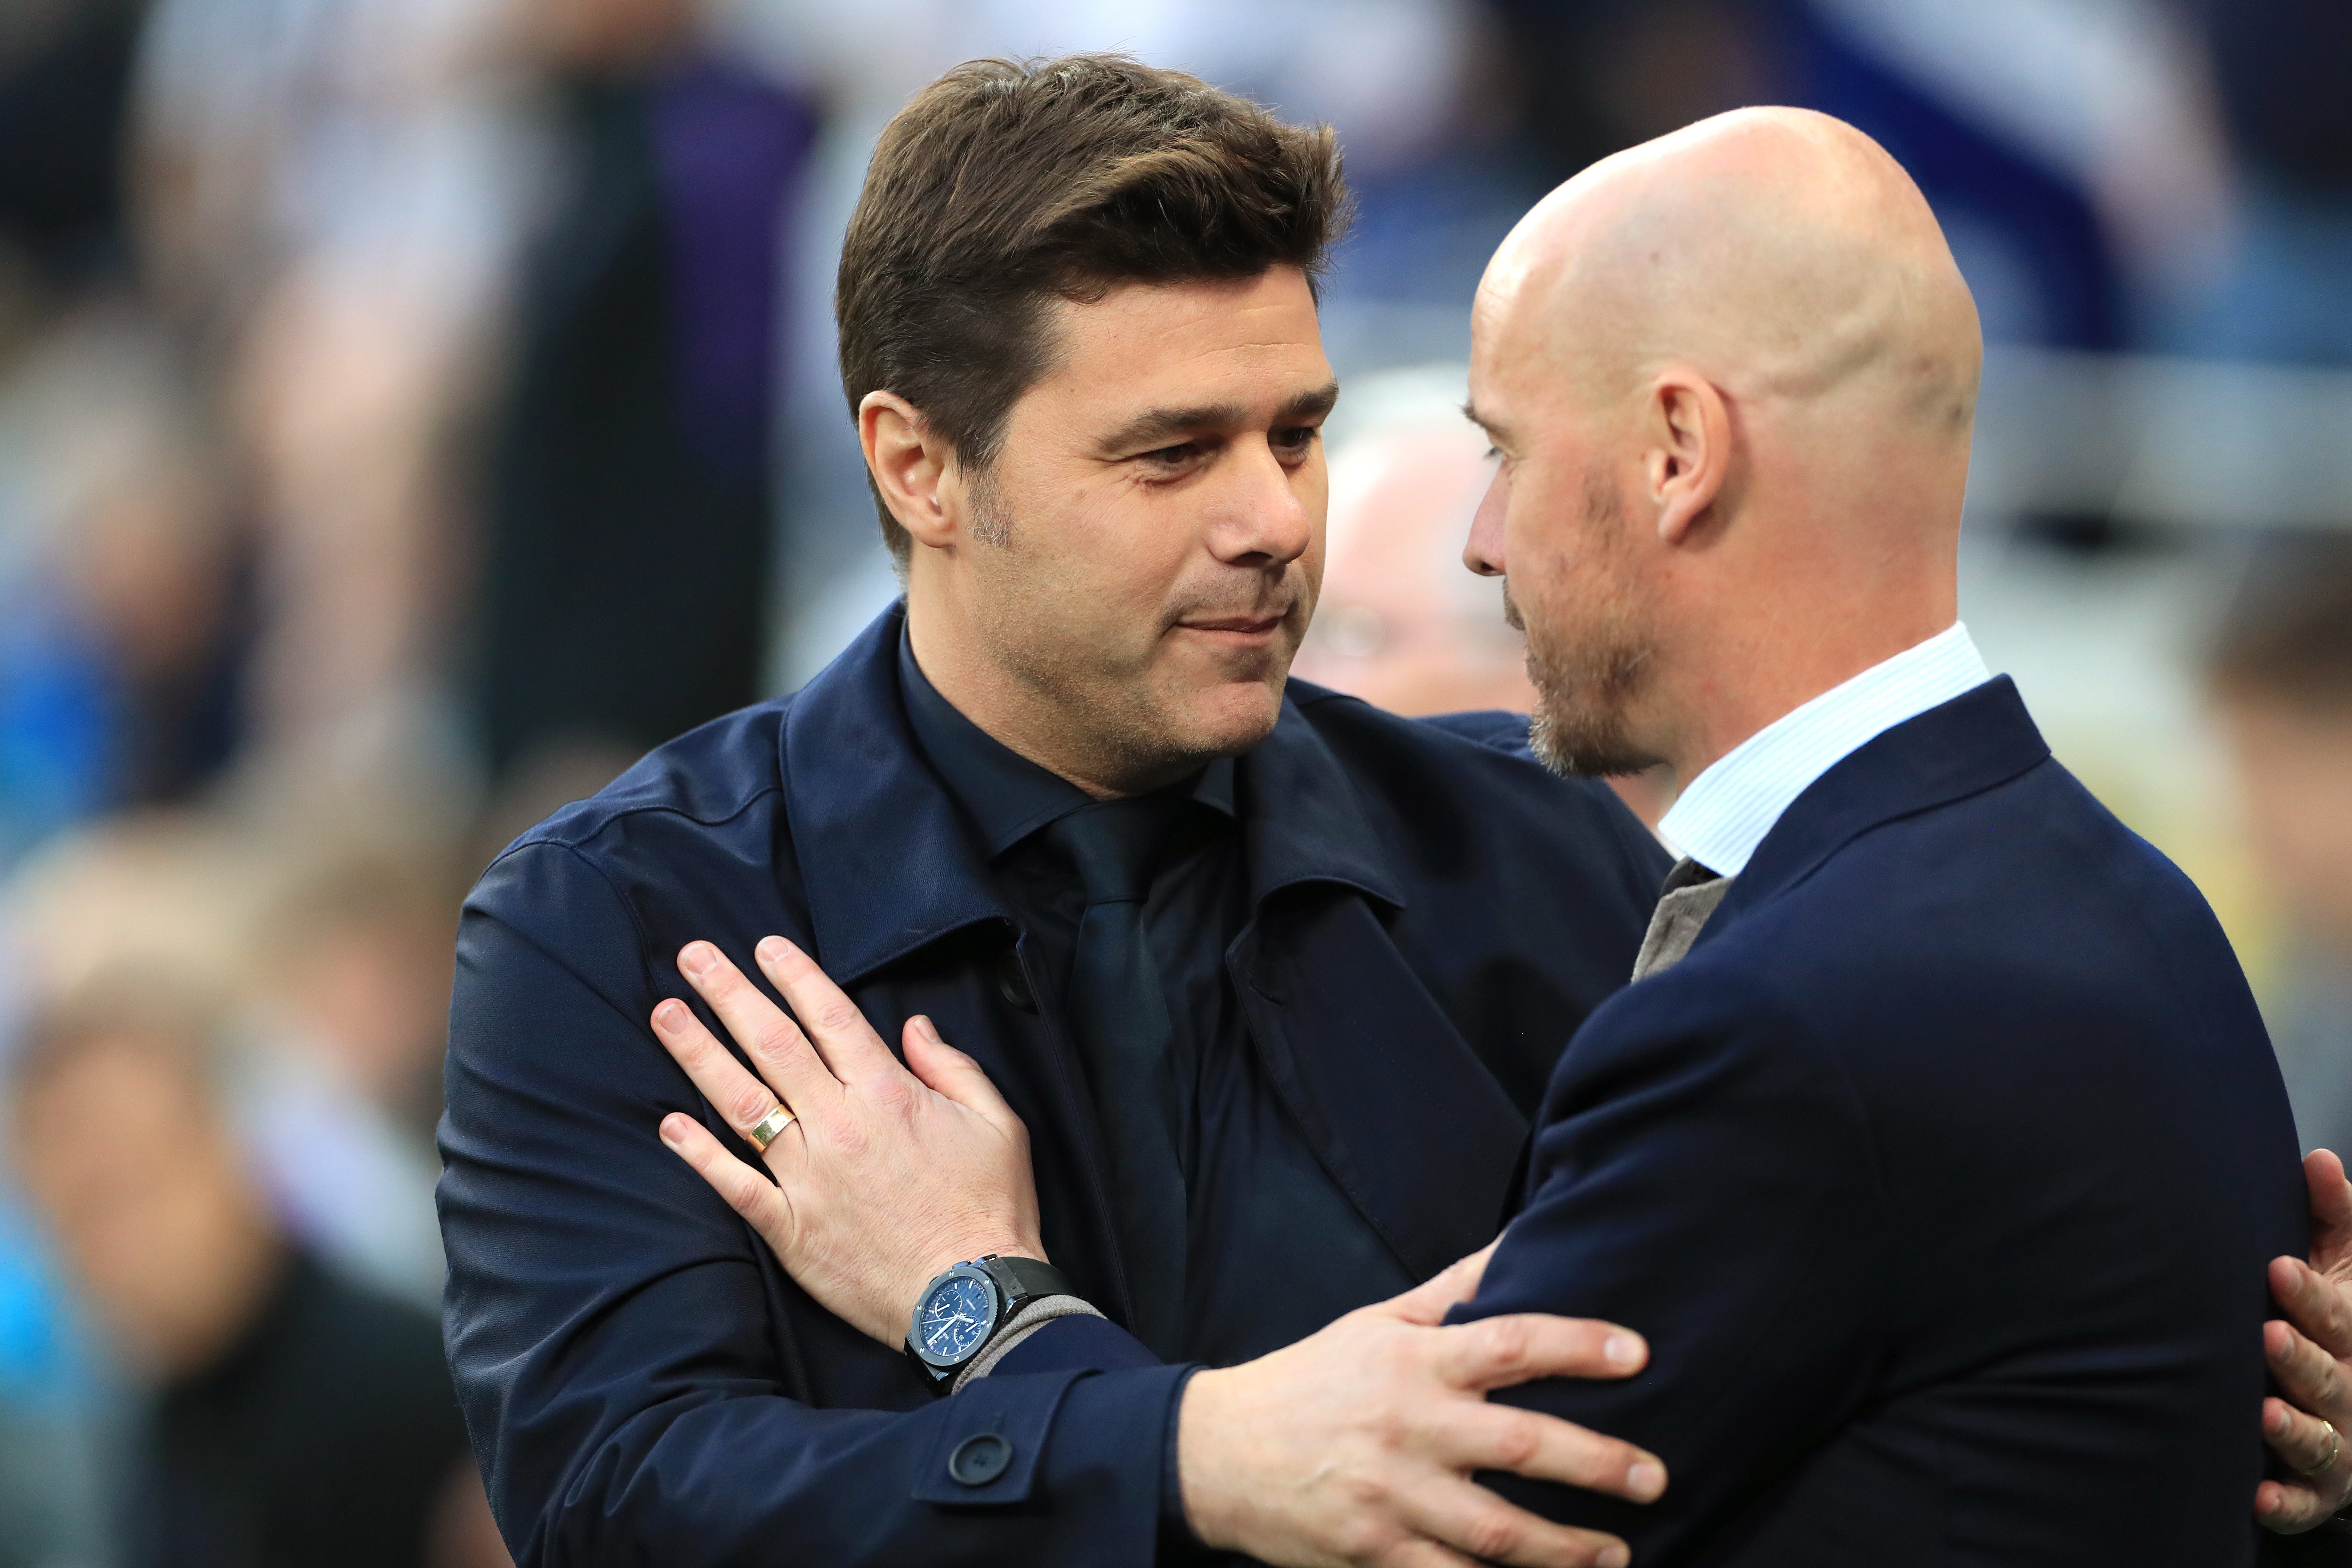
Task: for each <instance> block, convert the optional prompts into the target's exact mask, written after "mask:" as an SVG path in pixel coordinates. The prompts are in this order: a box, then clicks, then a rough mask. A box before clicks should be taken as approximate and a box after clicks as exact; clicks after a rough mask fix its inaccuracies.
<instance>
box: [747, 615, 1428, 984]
mask: <svg viewBox="0 0 2352 1568" xmlns="http://www.w3.org/2000/svg"><path fill="white" fill-rule="evenodd" d="M905 616H906V608H905V605H903V604H893V605H891V606H890V607H889V608H888V609H887V610H885V611H883V612H882V614H880V615H879V616H876V617H875V619H874V622H873V624H872V625H871V626H867V627H866V630H865V631H863V632H861V633H859V634H858V636H857V637H856V638H855V639H854V640H853V641H852V642H851V643H850V645H849V647H846V648H845V649H843V650H842V653H841V655H840V657H839V658H835V660H834V661H833V662H832V663H831V664H829V665H827V666H826V667H825V668H824V670H823V671H821V672H820V673H819V674H818V675H817V677H816V679H814V680H812V681H810V682H809V684H808V686H807V687H806V688H805V689H803V690H802V691H801V692H800V694H799V695H798V696H796V697H793V698H790V699H787V700H786V704H787V710H786V712H785V714H784V721H783V724H782V731H781V733H779V734H778V736H777V738H776V747H777V749H776V758H775V765H776V768H777V770H778V779H779V782H780V783H781V784H782V788H783V792H784V805H785V811H786V814H787V820H788V821H789V823H790V824H791V849H790V859H791V861H792V863H793V866H794V868H796V873H797V878H798V882H799V886H798V889H797V891H796V894H795V896H796V897H798V898H799V899H801V900H804V901H805V905H806V908H807V910H808V911H809V925H810V934H811V935H812V936H813V937H814V939H815V942H816V946H815V947H814V948H813V949H811V954H812V956H814V958H815V959H816V960H817V962H818V963H822V964H823V965H824V968H825V972H826V973H828V974H831V975H832V976H833V978H834V981H835V984H840V985H844V986H852V985H856V984H859V983H860V982H861V981H863V980H864V979H865V978H866V976H867V975H869V974H872V973H875V972H877V970H879V969H881V968H882V967H883V966H884V965H886V964H888V963H895V962H896V961H897V960H898V959H900V958H903V957H904V956H906V955H907V954H908V953H909V952H914V951H915V950H917V949H918V948H920V947H922V946H924V945H925V944H926V943H929V942H935V941H937V940H939V939H940V938H941V937H943V936H946V935H948V934H949V933H950V932H951V931H961V930H962V929H964V928H966V927H968V926H972V925H977V924H981V923H983V922H1004V923H1007V924H1009V923H1010V922H1011V921H1012V918H1013V917H1012V911H1011V910H1008V909H1007V908H1006V906H1005V903H1004V900H1003V898H1002V897H1000V896H999V895H998V893H997V892H996V889H995V888H994V886H993V883H992V879H991V878H990V876H989V875H988V869H987V866H986V863H985V862H984V861H983V860H982V858H981V856H980V854H979V852H978V850H979V846H978V844H977V843H976V842H975V836H974V834H973V831H972V826H971V816H970V814H969V813H967V812H965V811H964V810H963V809H962V808H961V807H960V806H958V805H956V804H955V801H954V799H953V797H952V796H951V795H950V794H949V792H948V790H947V788H946V786H945V785H944V784H942V783H941V782H940V774H939V772H938V770H937V769H935V768H933V767H930V766H928V765H926V763H924V760H923V757H922V752H921V748H920V746H919V743H918V742H917V741H916V739H915V736H914V733H913V729H912V726H911V725H910V723H909V722H908V714H907V700H906V696H905V692H906V685H905V683H904V682H903V681H902V680H901V679H899V660H898V647H899V637H900V632H899V627H900V626H901V625H902V623H903V622H904V619H905ZM1293 689H1294V691H1295V692H1297V695H1298V697H1299V698H1300V699H1303V700H1329V699H1328V693H1324V692H1320V691H1318V689H1316V688H1314V687H1311V686H1307V685H1306V684H1305V683H1304V682H1297V683H1294V687H1293ZM1356 765H1358V766H1362V765H1365V764H1363V763H1358V764H1356ZM1230 782H1231V787H1232V790H1233V795H1232V796H1231V799H1232V802H1233V809H1234V818H1235V820H1236V822H1237V823H1238V825H1239V829H1240V837H1241V840H1242V846H1243V858H1244V865H1245V867H1246V868H1247V872H1248V877H1249V889H1250V903H1251V908H1252V909H1253V910H1256V909H1258V908H1259V907H1260V906H1262V905H1263V904H1264V903H1265V900H1267V899H1269V898H1270V897H1272V896H1273V895H1274V894H1275V893H1276V892H1277V891H1279V890H1280V889H1285V888H1288V887H1293V886H1296V885H1298V884H1301V883H1307V882H1318V881H1319V882H1330V883H1339V884H1342V885H1345V886H1348V887H1352V888H1355V889H1358V890H1359V891H1360V892H1362V893H1363V894H1364V895H1365V896H1366V897H1367V898H1370V899H1374V900H1379V901H1381V903H1383V904H1385V905H1387V906H1389V907H1390V908H1391V909H1402V908H1403V907H1404V894H1403V891H1402V888H1401V886H1400V884H1399V882H1398V879H1397V876H1396V873H1395V871H1394V870H1393V868H1391V866H1390V864H1389V855H1390V851H1389V850H1388V849H1387V847H1385V837H1384V836H1383V835H1382V834H1381V833H1380V832H1379V831H1378V830H1376V829H1375V827H1374V826H1373V824H1372V821H1371V819H1370V816H1368V815H1367V813H1366V808H1365V805H1364V804H1363V802H1362V801H1361V800H1360V799H1359V798H1358V795H1357V786H1356V784H1355V781H1354V778H1353V777H1352V775H1351V773H1350V768H1349V764H1348V763H1343V762H1341V761H1340V759H1339V753H1338V752H1335V751H1334V750H1333V749H1332V747H1331V745H1330V743H1329V742H1327V741H1326V740H1325V739H1324V737H1323V736H1322V734H1321V733H1320V732H1319V731H1318V730H1317V728H1316V726H1315V725H1314V724H1313V723H1311V722H1309V721H1307V717H1306V715H1305V714H1304V713H1302V712H1301V711H1300V710H1299V706H1298V701H1297V700H1293V699H1292V698H1290V697H1286V698H1285V699H1284V700H1283V704H1282V716H1281V718H1280V720H1279V721H1277V722H1276V725H1275V727H1274V733H1272V734H1271V735H1268V736H1267V737H1266V738H1265V740H1263V741H1261V742H1258V744H1257V747H1256V749H1255V750H1254V751H1252V752H1249V753H1248V764H1247V766H1246V767H1236V768H1235V769H1234V771H1233V774H1232V778H1231V781H1230ZM1202 783H1203V784H1209V783H1210V779H1209V778H1203V780H1202Z"/></svg>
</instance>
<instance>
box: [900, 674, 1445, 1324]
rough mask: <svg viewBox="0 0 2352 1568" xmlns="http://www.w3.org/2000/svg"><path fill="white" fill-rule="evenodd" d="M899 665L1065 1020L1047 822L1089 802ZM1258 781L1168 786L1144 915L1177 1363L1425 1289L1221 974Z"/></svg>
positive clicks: (1229, 768)
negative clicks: (1342, 1175) (1273, 1069)
mask: <svg viewBox="0 0 2352 1568" xmlns="http://www.w3.org/2000/svg"><path fill="white" fill-rule="evenodd" d="M898 670H899V685H900V688H901V689H902V690H903V691H904V693H905V696H906V702H907V716H908V721H910V722H911V724H912V725H913V728H914V731H915V739H916V742H917V744H918V745H919V746H920V747H921V749H922V752H923V754H924V757H925V760H927V761H928V762H929V763H930V764H931V767H932V768H933V770H934V771H936V772H937V773H938V774H939V775H940V780H941V781H942V782H943V783H944V784H946V785H947V788H948V793H949V794H950V795H952V796H953V797H954V798H955V800H956V801H957V803H958V804H959V805H961V807H962V809H963V811H964V814H965V815H966V816H967V817H968V818H969V820H970V825H971V829H972V832H973V834H974V835H975V837H976V840H977V843H978V845H979V847H980V849H981V851H982V855H983V856H984V857H985V858H987V861H988V865H989V870H990V873H991V874H992V876H993V877H994V878H996V879H997V888H998V891H999V893H1000V894H1001V895H1002V896H1003V899H1004V900H1005V902H1006V903H1007V904H1008V905H1010V906H1011V907H1012V909H1013V910H1014V912H1015V915H1016V918H1017V919H1018V920H1019V921H1020V922H1021V924H1022V926H1023V928H1024V935H1025V936H1026V937H1027V938H1028V940H1029V941H1031V942H1034V944H1035V945H1036V948H1037V950H1038V952H1039V953H1040V955H1041V956H1042V958H1043V960H1044V962H1043V964H1042V968H1043V970H1044V972H1045V974H1046V975H1048V976H1049V977H1050V984H1049V986H1048V990H1049V992H1050V994H1049V995H1047V996H1045V997H1040V998H1038V999H1037V1000H1038V1002H1039V1004H1040V1005H1042V1006H1045V1007H1050V1008H1052V1009H1053V1010H1054V1011H1055V1013H1056V1014H1059V1013H1060V1012H1061V1008H1062V1000H1063V997H1064V995H1065V994H1066V991H1067V984H1068V977H1069V970H1070V962H1071V954H1072V951H1073V949H1074V948H1075V946H1076V941H1077V930H1078V921H1079V919H1080V917H1081V916H1082V915H1083V914H1084V912H1085V905H1086V899H1085V894H1084V892H1083V890H1082V889H1080V887H1079V883H1078V877H1077V872H1076V868H1073V867H1072V866H1071V865H1070V864H1069V862H1068V861H1067V860H1066V859H1065V858H1063V856H1062V855H1061V854H1060V852H1059V851H1058V850H1057V849H1056V848H1055V846H1054V845H1053V843H1052V842H1051V841H1050V839H1049V838H1048V837H1047V836H1046V835H1045V834H1044V833H1043V832H1042V829H1044V828H1045V826H1047V825H1048V824H1050V823H1053V822H1055V820H1057V819H1059V818H1060V817H1062V816H1066V815H1068V814H1069V813H1070V812H1073V811H1076V810H1077V809H1078V808H1079V807H1080V806H1083V805H1087V801H1088V799H1089V797H1088V796H1087V794H1086V792H1085V791H1083V790H1081V789H1079V788H1078V787H1077V786H1076V784H1071V783H1069V782H1068V781H1067V780H1066V779H1063V778H1061V777H1059V776H1057V775H1056V774H1055V773H1050V772H1048V771H1047V770H1045V768H1042V767H1040V766H1038V765H1037V764H1036V763H1033V762H1030V761H1029V760H1028V759H1027V758H1025V757H1024V756H1022V755H1020V754H1019V753H1018V752H1014V751H1013V750H1012V749H1011V748H1010V747H1008V746H1006V745H1004V744H1003V742H999V741H997V740H996V739H994V738H993V737H992V736H991V735H989V734H988V733H987V731H983V730H982V729H981V728H980V726H979V725H977V724H974V723H973V722H972V721H971V720H969V719H967V718H965V717H964V716H963V715H962V714H961V713H960V712H958V711H957V710H956V709H955V708H954V706H953V705H952V704H950V702H949V701H948V700H946V699H945V698H944V697H941V696H940V694H939V692H938V690H937V689H934V688H933V687H932V685H931V683H930V682H929V680H928V679H925V677H924V675H923V673H922V670H921V669H920V668H919V667H918V666H917V664H916V662H915V658H914V654H913V651H912V649H911V648H909V647H908V646H907V643H906V641H905V639H904V637H901V639H900V642H899V647H898ZM1248 785H1249V762H1248V758H1247V756H1246V755H1244V757H1243V758H1241V759H1240V760H1238V761H1236V760H1234V759H1231V758H1222V759H1220V760H1218V761H1216V762H1213V763H1210V764H1209V765H1208V766H1207V767H1205V768H1203V769H1202V770H1201V772H1200V773H1197V774H1195V775H1193V776H1192V778H1190V779H1188V780H1185V781H1183V782H1181V783H1179V784H1171V785H1170V786H1169V791H1168V793H1170V794H1171V795H1180V796H1182V797H1184V798H1185V800H1186V802H1187V807H1188V809H1186V810H1185V811H1184V812H1183V814H1182V816H1181V820H1180V823H1179V825H1178V826H1177V828H1176V831H1175V835H1174V837H1173V838H1172V839H1171V843H1170V845H1169V848H1168V851H1167V854H1166V857H1165V858H1163V859H1162V861H1161V862H1160V869H1159V871H1158V873H1157V874H1156V876H1155V877H1154V878H1153V880H1152V885H1151V894H1150V898H1149V899H1147V900H1145V902H1144V906H1143V919H1144V930H1145V935H1146V940H1147V941H1149V942H1150V945H1151V952H1152V957H1153V958H1154V960H1155V961H1156V962H1157V963H1158V964H1159V968H1160V982H1161V984H1162V986H1163V987H1164V988H1165V990H1166V993H1167V997H1168V1015H1169V1017H1170V1019H1171V1021H1172V1022H1173V1024H1174V1026H1175V1045H1174V1049H1175V1052H1176V1060H1175V1062H1174V1064H1173V1065H1174V1067H1175V1075H1174V1076H1175V1080H1176V1085H1177V1106H1176V1111H1177V1119H1178V1121H1177V1124H1178V1127H1179V1129H1180V1132H1181V1137H1180V1141H1179V1143H1178V1153H1179V1159H1180V1160H1181V1163H1182V1165H1183V1170H1184V1200H1185V1220H1186V1242H1187V1246H1186V1249H1185V1250H1186V1258H1187V1262H1186V1267H1185V1270H1184V1294H1185V1301H1184V1314H1183V1324H1184V1331H1183V1342H1182V1359H1184V1360H1187V1361H1197V1362H1202V1363H1207V1364H1209V1365H1212V1366H1230V1365H1233V1364H1234V1363H1238V1362H1244V1361H1248V1360H1251V1359H1253V1358H1254V1357H1256V1356H1260V1355H1264V1354H1265V1352H1268V1351H1272V1350H1278V1349H1280V1348H1281V1347H1282V1346H1284V1345H1286V1344H1289V1343H1292V1342H1295V1341H1297V1340H1299V1339H1302V1338H1304V1337H1305V1336H1307V1334H1310V1333H1312V1332H1314V1331H1316V1330H1318V1329H1319V1328H1321V1327H1323V1326H1324V1325H1325V1324H1326V1323H1328V1322H1329V1321H1332V1320H1333V1319H1334V1318H1337V1317H1339V1316H1340V1315H1341V1314H1342V1313H1345V1312H1349V1311H1352V1310H1355V1309H1356V1308H1358V1307H1360V1306H1361V1305H1363V1304H1364V1303H1365V1302H1367V1301H1376V1300H1385V1299H1387V1298H1388V1297H1391V1296H1393V1295H1396V1294H1398V1293H1399V1292H1401V1291H1403V1290H1407V1289H1411V1288H1412V1285H1413V1283H1414V1281H1413V1277H1412V1275H1411V1274H1410V1273H1408V1272H1407V1271H1406V1269H1405V1268H1404V1266H1403V1265H1402V1264H1401V1263H1400V1262H1398V1261H1397V1259H1396V1258H1395V1257H1394V1256H1393V1255H1392V1254H1391V1252H1390V1251H1389V1249H1388V1247H1387V1246H1386V1245H1385V1244H1384V1243H1382V1241H1381V1238H1380V1237H1379V1235H1378V1234H1377V1233H1376V1232H1375V1231H1374V1230H1373V1229H1372V1227H1371V1226H1370V1225H1369V1224H1367V1223H1366V1222H1365V1220H1364V1218H1363V1216H1362V1215H1360V1214H1359V1213H1358V1212H1357V1210H1356V1208H1355V1206H1354V1205H1351V1204H1350V1203H1349V1201H1348V1199H1347V1196H1346V1194H1344V1193H1342V1192H1341V1191H1340V1190H1339V1186H1338V1185H1337V1184H1334V1183H1333V1181H1332V1179H1331V1177H1330V1175H1329V1173H1328V1172H1326V1171H1325V1170H1324V1168H1323V1166H1322V1164H1321V1163H1320V1162H1319V1161H1318V1160H1317V1159H1316V1157H1315V1153H1314V1151H1313V1150H1312V1149H1311V1148H1310V1147H1309V1146H1308V1144H1307V1141H1306V1139H1305V1137H1304V1136H1303V1135H1302V1134H1301V1133H1300V1132H1299V1131H1298V1129H1297V1125H1296V1124H1295V1123H1294V1122H1293V1121H1292V1120H1291V1118H1290V1114H1289V1111H1288V1110H1287V1109H1286V1107H1285V1106H1284V1105H1283V1103H1282V1100H1281V1097H1280V1095H1279V1093H1278V1092H1277V1091H1276V1089H1275V1086H1274V1085H1273V1084H1271V1083H1269V1082H1268V1081H1267V1080H1266V1078H1265V1070H1264V1068H1263V1066H1262V1065H1261V1063H1260V1062H1259V1060H1258V1057H1257V1053H1256V1052H1255V1050H1254V1049H1253V1048H1252V1047H1251V1045H1250V1040H1249V1034H1248V1029H1247V1027H1246V1025H1245V1023H1244V1018H1243V1015H1242V1010H1241V1005H1240V999H1239V998H1238V997H1237V996H1235V994H1234V982H1233V976H1232V974H1231V973H1230V971H1229V970H1228V968H1227V965H1226V963H1225V953H1226V950H1227V949H1228V948H1229V947H1231V946H1232V944H1233V942H1234V938H1235V937H1236V936H1238V935H1239V934H1240V933H1241V930H1242V927H1243V926H1244V924H1246V923H1247V922H1248V920H1249V916H1250V910H1249V908H1248V901H1247V889H1246V879H1245V874H1244V865H1243V860H1242V834H1241V827H1240V823H1239V821H1238V819H1237V817H1236V815H1235V811H1234V799H1235V792H1236V791H1238V790H1243V789H1246V788H1247V787H1248ZM1212 1237H1213V1238H1215V1239H1213V1240H1212V1239H1210V1238H1212Z"/></svg>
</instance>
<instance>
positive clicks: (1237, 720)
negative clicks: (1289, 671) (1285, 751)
mask: <svg viewBox="0 0 2352 1568" xmlns="http://www.w3.org/2000/svg"><path fill="white" fill-rule="evenodd" d="M1284 665H1285V668H1287V666H1288V661H1287V660H1285V661H1284ZM1282 688H1283V682H1282V681H1280V680H1276V681H1275V682H1274V683H1272V684H1271V685H1269V684H1268V683H1267V682H1265V681H1263V680H1234V681H1225V682H1223V683H1221V684H1219V685H1216V686H1213V687H1211V688H1209V689H1207V690H1205V691H1202V692H1200V693H1199V694H1198V695H1196V696H1195V697H1194V698H1193V699H1192V700H1191V701H1189V702H1187V703H1185V704H1183V705H1182V706H1183V709H1184V716H1183V718H1182V719H1181V721H1179V723H1178V724H1177V725H1175V726H1172V728H1174V729H1176V730H1177V731H1181V742H1182V743H1183V748H1184V750H1185V751H1186V752H1189V753H1191V754H1192V755H1194V756H1197V757H1200V758H1202V760H1203V761H1206V760H1207V759H1209V758H1212V757H1237V756H1239V755H1241V754H1242V753H1243V752H1246V751H1248V750H1249V749H1250V748H1251V747H1252V746H1255V745H1256V744H1257V743H1258V742H1261V741H1263V740H1265V738H1266V737H1267V736H1268V735H1271V734H1273V733H1274V727H1275V725H1276V724H1277V723H1278V722H1280V721H1281V719H1282ZM1171 738H1178V737H1171Z"/></svg>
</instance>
